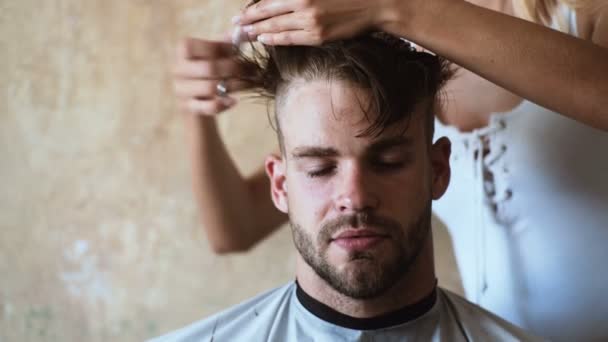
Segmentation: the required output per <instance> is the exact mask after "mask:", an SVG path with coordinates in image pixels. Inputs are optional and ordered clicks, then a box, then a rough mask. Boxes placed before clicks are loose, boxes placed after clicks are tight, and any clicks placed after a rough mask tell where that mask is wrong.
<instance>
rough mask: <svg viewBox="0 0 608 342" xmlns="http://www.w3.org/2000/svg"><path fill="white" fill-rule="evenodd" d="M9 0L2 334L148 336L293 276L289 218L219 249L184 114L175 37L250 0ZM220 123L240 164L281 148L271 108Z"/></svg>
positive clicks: (2, 152)
mask: <svg viewBox="0 0 608 342" xmlns="http://www.w3.org/2000/svg"><path fill="white" fill-rule="evenodd" d="M0 3H1V7H0V47H1V49H0V53H1V55H0V58H1V63H0V68H1V70H2V72H1V73H0V87H1V89H2V94H3V97H2V100H1V103H0V104H1V111H0V163H1V166H0V182H1V183H0V184H1V185H0V341H2V342H4V341H137V340H142V339H145V338H147V337H151V336H155V335H158V334H160V333H163V332H166V331H168V330H171V329H175V328H177V327H180V326H183V325H185V324H187V323H189V322H191V321H193V320H196V319H199V318H201V317H204V316H206V315H208V314H210V313H213V312H216V311H218V310H220V309H222V308H225V307H227V306H229V305H232V304H235V303H237V302H240V301H241V300H243V299H245V298H248V297H251V296H253V295H255V294H256V293H258V292H260V291H262V290H265V289H269V288H271V287H275V286H278V285H281V284H282V283H284V282H286V281H288V280H290V279H292V278H293V276H292V274H293V272H292V267H293V263H294V252H293V249H292V243H291V236H290V234H289V232H288V230H287V229H283V230H281V232H279V233H277V234H275V235H274V236H272V237H271V238H270V239H268V240H267V241H265V242H264V243H263V244H261V245H260V246H259V247H258V248H256V249H255V250H254V251H252V252H251V253H249V254H247V255H238V256H230V257H218V256H214V255H213V254H212V253H211V252H210V250H209V248H208V246H207V244H206V241H205V239H204V235H203V231H202V229H201V227H200V226H199V224H198V222H197V213H196V211H195V205H194V200H193V195H192V191H191V188H190V179H189V167H188V163H187V159H186V149H185V145H184V143H185V139H184V131H183V127H182V125H181V124H182V122H181V121H180V118H179V117H178V116H177V115H176V114H174V112H175V111H174V108H173V106H174V103H173V99H172V96H171V86H170V79H169V75H168V65H169V64H170V63H171V59H172V56H173V49H174V45H175V42H176V40H177V38H178V37H181V36H184V35H195V36H199V37H206V38H212V37H218V36H221V34H222V33H223V32H224V30H226V29H228V28H229V18H230V17H231V15H232V14H234V13H235V12H236V11H237V10H238V8H239V7H240V4H241V1H234V0H230V1H225V0H224V1H221V0H202V1H200V0H199V1H193V0H188V1H187V0H164V1H161V0H150V1H143V0H129V1H107V0H88V1H78V0H63V1H57V0H48V1H32V0H19V1H11V0H1V2H0ZM220 126H221V131H222V132H223V134H224V135H225V136H226V140H227V145H228V147H229V149H230V150H231V151H232V152H233V153H234V155H235V158H236V160H237V162H238V165H239V167H241V169H242V171H243V172H244V173H249V172H251V171H252V170H253V169H254V167H255V166H256V165H257V164H258V163H259V162H260V161H261V160H262V158H263V156H264V155H265V154H266V153H267V152H269V151H270V150H271V149H272V148H273V147H274V137H273V136H272V134H271V132H272V131H271V130H270V128H269V127H268V125H267V121H266V116H265V109H264V108H263V107H260V106H256V105H243V106H239V107H237V109H235V110H233V111H231V112H229V113H227V114H226V115H223V116H222V117H221V120H220ZM438 233H439V238H438V239H437V243H436V244H437V246H438V249H440V250H442V255H441V256H439V260H438V263H439V266H438V268H439V276H440V282H441V283H442V284H444V285H446V286H447V287H450V288H453V289H456V290H457V291H459V286H460V285H459V280H458V274H457V273H456V272H455V271H454V269H455V266H454V263H453V260H452V256H451V250H450V245H449V239H447V235H446V233H445V231H444V230H439V231H438ZM443 251H445V256H444V255H443V254H444V253H443Z"/></svg>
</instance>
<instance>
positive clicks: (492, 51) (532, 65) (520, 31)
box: [388, 0, 608, 130]
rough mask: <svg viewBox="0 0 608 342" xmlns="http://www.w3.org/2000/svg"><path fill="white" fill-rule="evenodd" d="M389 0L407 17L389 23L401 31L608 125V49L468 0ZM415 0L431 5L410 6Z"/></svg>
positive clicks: (581, 117) (570, 112)
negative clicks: (466, 0)
mask: <svg viewBox="0 0 608 342" xmlns="http://www.w3.org/2000/svg"><path fill="white" fill-rule="evenodd" d="M388 3H391V4H393V5H394V6H397V7H395V8H393V11H392V13H393V18H394V16H395V13H396V14H397V15H402V17H400V18H398V19H397V20H396V21H395V22H393V23H390V24H389V26H388V28H389V30H392V31H397V32H393V33H394V34H399V35H402V36H404V37H407V38H409V39H410V40H412V41H414V42H416V43H418V44H420V45H421V46H423V47H425V48H427V49H429V50H431V51H434V52H436V53H438V54H440V55H442V56H444V57H446V58H448V59H449V60H451V61H453V62H455V63H456V64H458V65H460V66H462V67H464V68H466V69H468V70H470V71H472V72H474V73H476V74H478V75H480V76H482V77H484V78H486V79H488V80H490V81H492V82H494V83H496V84H498V85H500V86H502V87H504V88H505V89H507V90H509V91H511V92H513V93H515V94H518V95H520V96H522V97H524V98H526V99H528V100H530V101H533V102H536V103H538V104H540V105H542V106H544V107H547V108H550V109H552V110H555V111H556V112H559V113H562V114H563V115H566V116H569V117H571V118H572V119H575V120H577V121H580V122H583V123H586V124H589V125H592V126H595V127H597V128H600V129H603V130H608V95H607V94H608V48H603V47H600V46H598V45H594V44H592V43H591V42H588V41H583V40H580V39H576V38H574V37H570V36H568V35H566V34H562V33H559V32H556V31H553V30H550V29H548V28H545V27H542V26H540V25H536V24H532V23H529V22H526V21H524V20H520V19H517V18H514V17H510V16H507V15H504V14H501V13H498V12H494V11H491V10H488V9H485V8H482V7H478V6H475V5H473V4H470V3H467V2H465V1H454V0H434V1H427V0H423V1H416V0H408V1H401V0H397V1H388ZM414 3H418V6H424V10H419V11H415V12H412V9H411V8H405V7H407V6H410V5H411V4H414ZM388 13H391V12H388ZM407 13H415V14H410V15H408V14H407Z"/></svg>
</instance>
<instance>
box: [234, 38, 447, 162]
mask: <svg viewBox="0 0 608 342" xmlns="http://www.w3.org/2000/svg"><path fill="white" fill-rule="evenodd" d="M242 62H243V63H244V64H245V66H244V67H245V68H246V69H247V70H249V72H248V75H249V77H247V80H248V81H250V82H251V83H252V85H253V89H254V92H255V93H256V94H257V95H260V96H262V97H263V98H266V99H270V100H273V99H274V100H276V99H279V100H280V96H281V94H284V93H285V91H286V89H288V88H289V86H290V84H291V83H292V82H294V81H296V80H303V81H313V80H319V79H326V80H332V81H346V82H350V83H352V84H353V85H355V86H358V87H361V88H362V89H365V90H367V91H369V94H370V101H369V103H368V105H367V106H366V108H364V113H365V115H366V118H367V119H368V121H369V122H370V125H369V127H368V128H367V129H365V130H363V131H362V132H359V134H358V135H357V136H366V135H374V136H377V135H379V134H381V133H382V132H383V131H384V130H385V129H386V128H387V127H389V126H391V125H393V124H396V123H401V122H406V123H405V125H406V126H405V128H407V122H409V118H410V117H411V114H412V113H413V112H414V110H415V109H416V108H418V106H419V105H422V106H425V107H426V108H425V109H427V110H426V114H427V117H428V118H427V119H428V125H427V132H426V134H427V138H428V139H427V140H428V141H429V142H431V141H432V137H433V129H434V114H435V111H436V110H438V109H439V106H440V96H439V94H440V90H441V88H442V86H443V85H444V84H445V82H446V81H447V80H448V79H449V78H450V77H451V75H452V74H453V73H452V69H451V68H450V67H449V63H448V62H447V61H446V60H445V59H443V58H441V57H438V56H435V55H432V54H430V53H427V52H420V51H416V50H415V49H414V48H413V47H412V46H411V44H410V43H409V42H407V41H405V40H403V39H400V38H397V37H394V36H391V35H389V34H387V33H383V32H375V33H367V34H364V35H361V36H358V37H355V38H352V39H346V40H340V41H335V42H329V43H325V44H323V45H321V46H277V47H273V46H264V47H263V51H260V50H259V49H257V50H256V49H253V56H249V57H245V56H242ZM311 101H314V99H311ZM275 107H278V106H275ZM369 113H373V114H374V115H373V116H370V115H369ZM371 117H373V119H371ZM273 119H274V120H272V121H273V123H274V124H275V125H276V131H277V134H278V136H279V144H280V147H281V150H282V151H284V149H283V148H284V146H283V137H282V135H281V129H280V124H279V121H278V120H277V113H276V110H275V113H274V116H273ZM429 146H430V143H429Z"/></svg>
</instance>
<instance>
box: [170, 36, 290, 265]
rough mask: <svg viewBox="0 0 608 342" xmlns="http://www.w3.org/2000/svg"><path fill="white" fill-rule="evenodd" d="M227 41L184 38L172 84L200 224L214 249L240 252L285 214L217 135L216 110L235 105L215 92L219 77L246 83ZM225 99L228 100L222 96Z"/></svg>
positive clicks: (235, 86)
mask: <svg viewBox="0 0 608 342" xmlns="http://www.w3.org/2000/svg"><path fill="white" fill-rule="evenodd" d="M230 54H231V46H230V45H229V44H224V43H220V42H212V41H205V40H198V39H188V40H185V41H184V42H182V43H181V44H180V46H179V48H178V54H177V61H176V63H175V75H174V84H175V91H176V95H177V98H178V102H179V104H180V107H181V108H182V112H183V118H184V122H185V127H186V131H187V139H188V147H189V156H190V161H191V166H192V183H193V187H194V194H195V197H196V201H197V204H198V207H199V213H200V218H201V221H202V225H203V227H204V229H205V232H206V234H207V237H208V240H209V242H210V245H211V247H212V249H213V250H214V251H215V252H216V253H228V252H238V251H245V250H247V249H249V248H250V247H251V246H253V245H254V244H255V243H257V242H258V241H260V240H262V239H263V238H264V237H266V236H267V235H269V234H270V233H271V232H272V231H274V230H276V229H277V227H279V226H280V224H281V223H283V222H284V221H285V220H286V218H285V217H284V215H283V214H282V213H280V212H279V211H278V210H277V209H275V208H274V206H273V204H272V200H271V198H270V193H269V191H270V190H269V189H270V185H269V182H268V180H267V177H266V175H265V174H264V173H263V172H262V171H260V172H258V173H256V174H255V175H254V176H253V177H251V178H243V177H242V176H241V174H240V173H239V171H238V169H237V167H236V165H235V164H234V162H233V161H232V159H231V158H230V156H229V154H228V151H227V150H226V147H225V146H224V143H223V142H222V139H221V137H220V135H219V132H218V128H217V122H216V118H215V117H216V115H217V114H220V113H221V112H223V111H225V110H226V109H228V108H230V107H231V106H233V105H234V104H235V100H234V99H232V98H231V97H226V98H221V97H218V96H217V95H216V94H215V87H216V85H217V82H218V81H219V80H220V79H226V80H227V84H228V89H229V90H231V91H236V90H240V89H244V88H246V85H245V84H243V83H240V82H239V81H238V80H235V79H234V76H235V75H237V74H238V73H239V72H241V71H240V70H239V69H238V66H237V65H236V64H235V63H234V61H233V60H232V59H231V55H230ZM226 99H228V100H226Z"/></svg>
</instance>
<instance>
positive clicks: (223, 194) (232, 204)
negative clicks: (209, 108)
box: [185, 115, 254, 253]
mask: <svg viewBox="0 0 608 342" xmlns="http://www.w3.org/2000/svg"><path fill="white" fill-rule="evenodd" d="M185 120H186V130H187V138H188V146H189V154H190V159H191V167H192V171H191V172H192V182H193V187H194V194H195V197H196V201H197V204H198V206H199V211H200V213H199V215H200V218H201V221H202V225H203V227H204V229H205V232H206V234H207V237H208V240H209V243H210V245H211V247H212V248H213V250H214V251H215V252H217V253H226V252H233V251H239V250H244V249H247V248H248V247H249V245H250V241H249V240H250V239H249V237H248V234H249V230H251V229H253V228H254V227H252V223H253V220H252V211H253V210H252V203H251V200H250V194H249V191H248V189H249V187H248V185H247V182H246V180H245V179H243V177H242V176H241V174H240V173H239V171H238V169H237V168H236V165H235V164H234V162H233V161H232V159H231V158H230V156H229V155H228V151H227V150H226V147H225V146H224V144H223V142H222V140H221V137H220V135H219V132H218V129H217V123H216V119H215V118H214V117H207V116H199V115H186V116H185Z"/></svg>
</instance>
